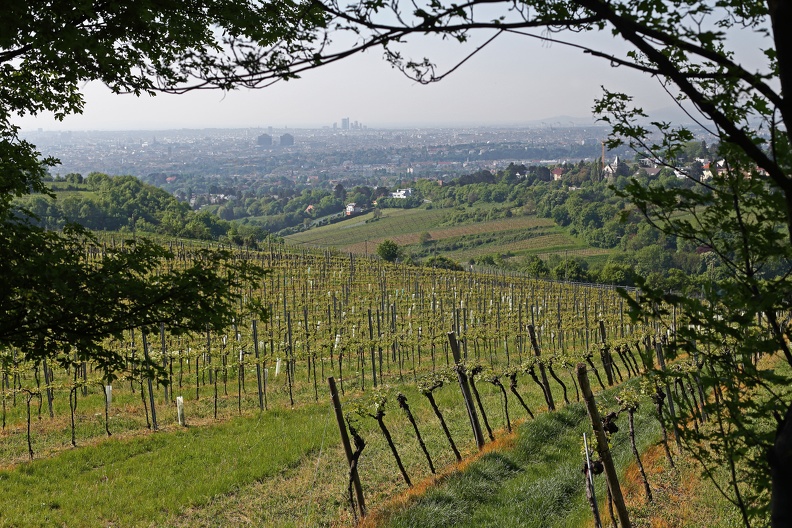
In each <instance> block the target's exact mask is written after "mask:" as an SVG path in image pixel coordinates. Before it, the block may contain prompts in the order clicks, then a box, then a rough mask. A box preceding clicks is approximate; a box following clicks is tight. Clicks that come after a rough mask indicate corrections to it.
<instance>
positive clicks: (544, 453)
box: [382, 390, 659, 527]
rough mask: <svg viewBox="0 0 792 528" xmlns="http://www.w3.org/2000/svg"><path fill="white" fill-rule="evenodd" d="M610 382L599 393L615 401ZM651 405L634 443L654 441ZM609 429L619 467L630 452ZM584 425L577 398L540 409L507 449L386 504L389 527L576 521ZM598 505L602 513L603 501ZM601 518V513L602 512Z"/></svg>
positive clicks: (582, 504)
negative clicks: (404, 501) (402, 502)
mask: <svg viewBox="0 0 792 528" xmlns="http://www.w3.org/2000/svg"><path fill="white" fill-rule="evenodd" d="M614 394H615V390H610V391H607V392H605V393H603V394H601V395H598V401H599V403H600V405H601V406H603V405H604V406H606V407H608V408H610V409H613V408H614V405H615V404H614V401H613V399H612V397H613V395H614ZM650 407H651V406H650V405H646V406H645V409H644V410H642V412H641V413H640V414H639V415H638V416H637V417H636V428H637V430H638V431H639V438H638V442H639V449H640V448H646V447H648V446H649V445H651V444H652V443H654V442H656V440H657V438H658V437H659V426H658V424H657V422H656V420H654V418H653V417H652V416H651V413H650ZM625 421H626V420H624V419H622V420H621V422H622V423H620V426H621V427H622V431H621V432H619V433H617V434H616V435H614V437H613V439H612V442H613V445H612V448H611V449H612V453H613V456H614V460H615V462H616V465H617V467H618V468H619V471H620V472H621V473H622V474H623V473H624V471H625V469H626V468H627V467H628V466H629V464H630V463H631V461H632V460H633V457H632V453H631V452H630V448H629V440H628V437H627V433H626V429H627V426H626V423H623V422H625ZM589 430H590V425H589V420H588V416H587V414H586V411H585V408H584V407H583V406H582V404H572V405H570V406H567V407H565V408H563V409H561V410H559V411H558V412H555V413H544V414H542V415H539V416H537V419H536V420H532V421H528V422H525V423H523V424H522V425H521V426H520V427H519V428H518V431H517V436H516V439H515V442H514V447H513V449H510V450H506V451H498V452H491V453H488V454H485V455H483V456H482V457H481V458H480V459H479V460H477V461H476V462H474V463H472V464H471V465H470V466H469V467H468V468H467V469H466V470H465V471H464V472H462V473H456V474H453V475H451V476H449V477H448V478H447V479H445V481H444V482H443V483H442V484H441V485H439V486H437V487H434V488H432V489H430V490H429V491H428V492H427V493H426V494H425V495H423V496H421V497H419V498H416V499H414V500H413V501H412V502H411V503H410V504H409V505H408V506H407V507H406V508H403V509H397V510H395V511H387V510H386V511H385V512H383V514H382V525H385V526H390V527H442V526H459V527H464V526H470V527H480V526H504V527H510V526H514V527H525V526H529V527H530V526H536V527H549V526H581V525H583V524H585V523H586V521H587V519H589V518H590V516H591V512H590V509H589V506H588V503H587V502H586V499H585V494H584V487H583V474H582V472H581V469H582V466H583V461H584V459H583V454H582V434H583V432H586V431H589ZM596 479H597V481H598V483H597V496H598V498H600V499H603V498H604V497H605V492H604V487H603V486H604V476H600V477H597V478H596ZM600 510H601V513H602V514H603V515H606V513H605V511H606V509H605V508H604V506H601V507H600ZM603 520H605V519H603Z"/></svg>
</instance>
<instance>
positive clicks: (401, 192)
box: [390, 187, 413, 199]
mask: <svg viewBox="0 0 792 528" xmlns="http://www.w3.org/2000/svg"><path fill="white" fill-rule="evenodd" d="M412 195H413V190H412V187H409V188H407V189H397V190H396V192H392V193H390V197H391V198H402V199H403V198H409V197H410V196H412Z"/></svg>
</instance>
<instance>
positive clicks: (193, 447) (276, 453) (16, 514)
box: [0, 406, 325, 526]
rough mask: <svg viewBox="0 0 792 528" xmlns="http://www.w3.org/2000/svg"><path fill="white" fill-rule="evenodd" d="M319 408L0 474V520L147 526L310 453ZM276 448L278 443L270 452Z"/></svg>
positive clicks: (148, 438) (177, 433)
mask: <svg viewBox="0 0 792 528" xmlns="http://www.w3.org/2000/svg"><path fill="white" fill-rule="evenodd" d="M324 414H325V410H324V409H322V408H321V407H319V406H308V407H305V408H302V409H297V410H292V411H287V410H277V411H271V412H268V413H265V414H261V415H260V416H258V417H257V418H255V419H250V418H247V419H244V418H240V419H233V420H230V421H227V422H224V423H222V424H218V425H214V426H208V427H189V428H183V429H175V430H171V431H169V432H167V433H164V434H150V435H145V436H142V437H140V436H139V437H134V438H126V439H120V440H115V439H113V440H106V441H102V442H99V443H97V444H96V445H93V446H90V447H86V448H81V449H74V450H70V451H66V452H63V453H61V454H60V455H59V456H58V457H55V458H50V459H44V460H34V461H32V462H26V463H23V464H20V465H18V466H17V467H16V468H14V469H13V470H5V471H2V472H0V482H2V487H3V499H2V502H3V507H2V510H0V512H1V513H0V524H2V525H4V526H11V525H13V526H44V525H53V526H55V525H57V526H99V525H105V526H109V525H116V526H147V525H149V524H160V522H159V521H161V520H164V519H166V518H167V516H168V515H170V514H173V513H174V512H176V511H179V510H180V509H182V508H184V507H187V506H192V507H195V506H199V505H201V504H206V503H208V502H209V501H210V500H211V499H212V498H213V497H216V496H218V495H223V494H227V493H231V492H233V491H234V490H235V489H238V488H239V487H243V486H245V485H248V484H250V483H253V482H255V481H259V480H261V479H265V478H268V477H270V476H273V475H276V474H277V473H279V472H280V471H282V470H283V469H284V468H285V467H289V466H293V465H295V464H297V463H298V462H299V461H300V460H301V459H302V458H303V457H304V456H305V454H306V453H309V452H311V451H314V450H318V449H319V447H320V445H321V442H322V437H321V435H317V434H315V431H314V423H315V422H317V421H319V420H320V419H321V418H322V417H323V415H324ZM274 446H277V448H275V449H273V447H274Z"/></svg>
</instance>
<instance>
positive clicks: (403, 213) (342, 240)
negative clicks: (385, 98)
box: [286, 208, 609, 262]
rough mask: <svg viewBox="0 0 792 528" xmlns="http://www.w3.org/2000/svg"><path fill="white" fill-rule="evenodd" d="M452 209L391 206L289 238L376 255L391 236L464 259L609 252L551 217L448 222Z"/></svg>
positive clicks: (420, 251)
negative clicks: (426, 240) (424, 241)
mask: <svg viewBox="0 0 792 528" xmlns="http://www.w3.org/2000/svg"><path fill="white" fill-rule="evenodd" d="M451 213H453V210H443V209H421V208H419V209H386V210H384V213H383V216H382V218H380V219H379V220H376V221H374V217H373V213H369V214H366V215H363V216H360V217H355V218H351V219H349V220H345V221H343V222H339V223H337V224H333V225H328V226H322V227H319V228H315V229H311V230H309V231H304V232H302V233H297V234H294V235H289V236H287V237H286V240H287V241H288V242H289V243H291V244H297V245H307V246H311V247H324V248H335V249H338V250H340V251H343V252H349V253H356V254H373V253H374V252H375V251H376V248H377V245H378V244H379V243H381V242H382V241H383V240H386V239H390V240H393V241H394V242H396V243H397V244H398V245H399V246H401V247H402V248H403V249H404V250H405V251H406V252H407V253H413V254H416V255H425V254H428V253H432V252H434V251H437V252H438V253H440V254H443V255H445V256H448V257H450V258H452V259H454V260H457V261H459V262H467V261H469V260H470V259H476V258H478V257H481V256H484V255H492V254H510V255H513V256H529V255H540V256H542V257H543V258H546V257H547V256H549V255H550V254H554V253H561V252H568V253H572V254H574V255H577V256H584V257H589V256H599V255H606V254H608V253H609V252H608V251H607V250H598V249H594V248H590V247H589V246H588V245H587V244H586V243H585V242H582V241H581V240H579V239H577V238H575V237H573V236H570V235H568V234H567V233H566V231H565V230H564V229H563V228H560V227H558V226H556V225H555V223H554V222H553V221H552V220H550V219H547V218H538V217H536V216H519V217H514V218H508V219H497V220H492V221H488V222H479V223H472V224H463V225H455V226H446V225H443V222H444V221H445V220H446V219H447V216H448V215H449V214H451ZM422 233H429V235H430V236H431V240H432V244H430V245H421V243H420V238H421V234H422Z"/></svg>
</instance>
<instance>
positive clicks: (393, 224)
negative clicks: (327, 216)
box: [286, 209, 446, 253]
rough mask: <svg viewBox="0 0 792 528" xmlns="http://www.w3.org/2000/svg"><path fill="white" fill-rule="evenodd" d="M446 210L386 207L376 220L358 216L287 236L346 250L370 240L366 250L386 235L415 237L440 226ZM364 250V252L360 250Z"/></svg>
mask: <svg viewBox="0 0 792 528" xmlns="http://www.w3.org/2000/svg"><path fill="white" fill-rule="evenodd" d="M445 215H446V212H445V211H443V210H442V209H385V210H384V212H383V216H382V218H380V219H379V220H376V221H372V220H373V219H374V214H373V213H368V214H365V215H363V216H357V217H354V218H350V219H349V220H344V221H342V222H338V223H336V224H332V225H328V226H322V227H317V228H315V229H311V230H309V231H304V232H302V233H297V234H294V235H289V236H287V237H286V240H287V241H288V242H289V243H291V244H299V245H307V246H310V247H332V248H337V249H341V250H344V251H346V250H347V248H348V247H349V246H357V245H360V244H365V242H366V240H368V241H369V248H368V249H369V253H374V251H375V250H376V247H377V246H376V245H377V244H378V243H379V242H382V241H383V240H385V239H386V238H390V239H394V240H395V238H396V237H398V236H400V235H409V234H412V233H414V234H415V236H416V237H417V236H418V235H419V234H420V233H422V232H424V231H430V230H431V229H432V228H433V227H435V226H437V225H439V224H440V223H441V222H442V220H443V218H444V217H445ZM361 253H363V251H361Z"/></svg>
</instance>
